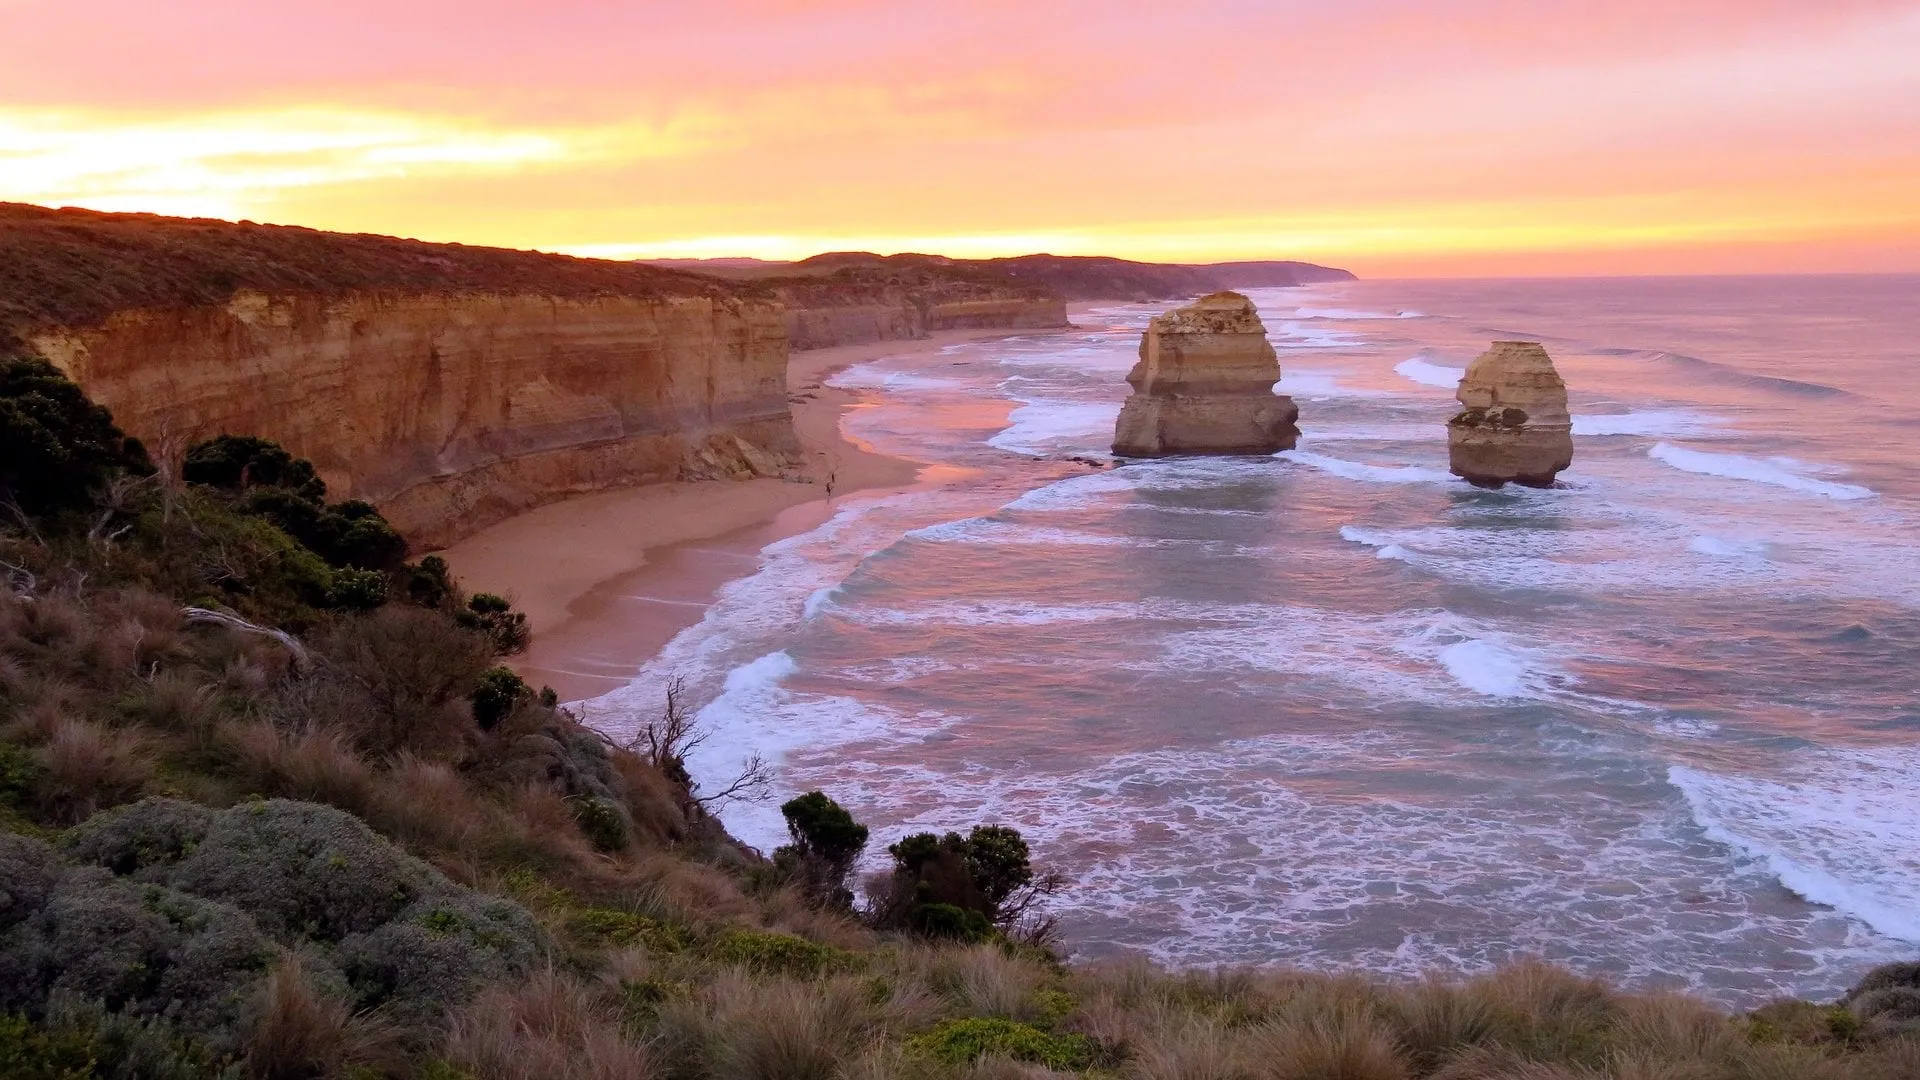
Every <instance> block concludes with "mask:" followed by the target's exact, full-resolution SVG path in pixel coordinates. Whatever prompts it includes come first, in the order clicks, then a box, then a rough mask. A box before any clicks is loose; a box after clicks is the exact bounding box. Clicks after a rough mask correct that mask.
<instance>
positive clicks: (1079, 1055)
mask: <svg viewBox="0 0 1920 1080" xmlns="http://www.w3.org/2000/svg"><path fill="white" fill-rule="evenodd" d="M907 1049H908V1051H909V1052H910V1053H915V1054H922V1055H925V1056H926V1057H929V1058H931V1059H933V1060H934V1061H937V1062H940V1063H941V1064H943V1065H968V1064H972V1063H974V1062H977V1061H979V1060H980V1059H982V1058H985V1057H1008V1058H1012V1059H1014V1060H1015V1061H1029V1062H1032V1063H1033V1064H1035V1065H1042V1066H1045V1067H1046V1068H1049V1069H1056V1070H1059V1071H1062V1072H1080V1071H1082V1070H1085V1069H1089V1068H1092V1067H1093V1063H1094V1060H1095V1055H1094V1048H1093V1044H1092V1042H1090V1041H1089V1040H1088V1039H1087V1038H1086V1037H1085V1036H1083V1035H1055V1034H1050V1033H1048V1032H1045V1031H1041V1030H1040V1029H1039V1028H1036V1027H1033V1026H1031V1025H1028V1024H1022V1023H1019V1022H1018V1021H1014V1020H1004V1019H1000V1018H998V1017H973V1016H970V1017H964V1018H961V1019H958V1020H947V1021H944V1022H942V1023H940V1024H938V1025H936V1026H935V1027H934V1028H933V1030H931V1031H927V1032H923V1033H922V1034H919V1035H915V1036H914V1037H912V1038H911V1039H908V1040H907ZM1327 1075H1328V1076H1329V1077H1332V1076H1335V1075H1338V1074H1333V1073H1329V1074H1327Z"/></svg>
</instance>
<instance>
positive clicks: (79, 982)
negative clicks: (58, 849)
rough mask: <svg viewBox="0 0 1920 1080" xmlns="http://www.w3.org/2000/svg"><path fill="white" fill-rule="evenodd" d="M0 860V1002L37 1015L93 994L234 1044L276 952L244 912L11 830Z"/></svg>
mask: <svg viewBox="0 0 1920 1080" xmlns="http://www.w3.org/2000/svg"><path fill="white" fill-rule="evenodd" d="M36 845H37V847H36ZM0 870H4V871H6V872H7V873H8V875H9V877H8V879H7V883H6V886H5V890H6V902H5V912H4V915H5V916H6V919H5V923H6V927H7V928H6V930H5V931H4V932H3V933H0V1010H4V1011H9V1012H20V1013H24V1014H26V1015H29V1016H41V1015H45V1013H46V1010H47V1009H48V1008H49V1004H50V1002H52V1001H54V1000H55V999H59V998H63V997H65V998H72V999H73V1000H76V1001H85V1002H97V1003H99V1004H100V1006H101V1007H102V1008H104V1009H106V1010H109V1011H111V1012H114V1013H125V1014H127V1015H129V1016H133V1017H148V1018H165V1020H166V1021H167V1023H168V1024H169V1025H170V1027H171V1028H176V1029H178V1030H179V1031H180V1032H182V1033H184V1034H186V1035H189V1036H191V1037H193V1038H195V1039H197V1040H199V1041H201V1042H202V1043H204V1044H206V1045H207V1046H210V1047H212V1048H214V1049H216V1050H219V1051H222V1052H233V1051H237V1050H238V1048H239V1047H240V1045H241V1041H242V1040H243V1038H244V1035H245V1029H246V1027H247V1020H248V1018H249V1015H250V1012H249V1009H250V1004H251V1002H252V999H253V994H254V991H255V989H256V988H257V986H258V985H259V984H260V982H261V980H262V979H263V978H264V976H265V972H266V967H267V964H268V961H269V960H270V959H271V957H272V956H273V951H274V950H273V946H272V943H271V942H269V941H268V940H267V938H266V937H265V935H263V934H262V933H261V932H260V930H259V928H258V927H257V926H256V925H255V924H254V921H253V920H252V919H250V918H248V917H247V916H246V915H245V914H243V913H242V912H240V911H238V910H235V909H234V908H232V907H229V906H227V905H224V904H218V903H213V902H209V901H207V900H204V899H202V898H199V897H195V896H190V895H188V894H185V893H182V892H179V891H176V890H173V889H169V888H164V887H161V886H159V885H152V884H144V885H143V884H139V883H136V882H133V881H130V880H126V879H122V878H117V877H115V876H113V875H112V874H110V873H108V872H107V871H105V870H103V869H100V868H98V867H68V866H66V865H64V864H61V863H59V862H58V861H57V859H56V858H55V857H54V851H53V849H52V848H51V847H50V846H48V845H44V844H38V842H37V841H29V840H25V839H23V838H18V837H14V838H8V839H7V840H6V841H5V842H4V844H0ZM0 1075H4V1074H0Z"/></svg>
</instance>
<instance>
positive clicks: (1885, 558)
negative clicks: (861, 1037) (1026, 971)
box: [583, 277, 1920, 1006]
mask: <svg viewBox="0 0 1920 1080" xmlns="http://www.w3.org/2000/svg"><path fill="white" fill-rule="evenodd" d="M1250 295H1251V296H1253V298H1254V299H1255V300H1256V302H1257V303H1258V305H1259V308H1260V312H1261V316H1262V318H1263V320H1264V321H1265V323H1266V326H1267V329H1268V335H1269V337H1270V339H1271V340H1272V342H1273V344H1274V346H1275V348H1276V349H1277V350H1278V352H1279V354H1280V362H1281V366H1282V369H1283V378H1282V380H1281V383H1280V386H1279V389H1280V390H1281V391H1282V392H1284V393H1288V394H1291V395H1292V396H1293V397H1294V398H1295V400H1296V401H1297V402H1298V403H1299V405H1300V411H1301V417H1300V427H1301V430H1302V437H1301V439H1300V443H1299V446H1298V448H1296V449H1294V450H1292V451H1287V452H1283V453H1281V454H1277V455H1274V456H1272V457H1257V458H1213V459H1199V458H1195V459H1171V460H1164V461H1157V462H1151V463H1141V464H1130V465H1126V466H1123V467H1120V468H1116V469H1110V470H1097V469H1094V468H1090V467H1089V466H1087V465H1084V464H1082V463H1079V462H1075V461H1072V460H1070V459H1071V458H1073V457H1075V456H1086V457H1104V456H1105V455H1106V452H1107V449H1108V445H1109V443H1110V441H1111V438H1112V432H1113V420H1114V417H1115V415H1116V413H1117V412H1118V409H1119V406H1120V402H1121V401H1122V400H1123V399H1124V397H1125V395H1126V392H1127V385H1126V383H1125V381H1124V380H1125V376H1126V373H1127V370H1128V369H1129V367H1130V366H1131V365H1132V364H1133V361H1134V357H1135V350H1136V348H1137V347H1138V343H1139V335H1140V332H1141V330H1142V328H1143V327H1144V326H1145V324H1146V322H1147V320H1148V319H1149V318H1151V317H1152V315H1154V314H1155V313H1157V312H1158V311H1159V310H1162V309H1164V308H1165V307H1167V306H1171V305H1165V304H1161V305H1114V306H1110V307H1104V308H1100V309H1098V310H1094V311H1091V312H1089V313H1086V314H1084V315H1081V316H1079V317H1078V318H1077V322H1078V323H1079V324H1080V325H1079V326H1078V327H1077V328H1075V329H1071V330H1063V331H1054V332H1036V333H1029V334H1026V335H1023V336H1019V337H1013V338H1009V339H1005V340H994V341H980V342H970V343H965V344H960V345H954V346H950V347H948V348H946V349H945V350H944V351H942V352H940V353H938V354H926V355H920V356H913V357H902V358H899V359H896V360H888V361H881V362H876V363H869V364H863V365H859V366H857V367H854V368H852V369H849V370H847V371H846V372H844V373H842V374H841V375H839V376H837V377H836V380H835V381H836V384H837V385H841V386H847V387H853V388H857V389H859V390H860V391H861V392H862V396H863V398H864V400H865V402H866V404H865V406H864V407H862V408H859V409H856V410H854V411H853V412H851V413H850V414H849V415H848V417H847V419H846V420H845V425H846V428H847V430H848V432H849V434H850V435H852V436H853V437H854V438H856V439H858V440H860V441H862V442H864V443H867V444H871V445H872V446H873V447H874V448H876V449H878V450H881V451H883V452H888V453H893V454H898V455H901V456H905V457H909V458H912V459H914V460H917V461H922V462H925V463H927V465H928V468H927V469H926V470H925V472H924V474H923V479H924V482H923V483H922V484H921V485H919V486H918V487H916V488H914V489H912V490H909V491H906V492H903V493H897V494H889V495H884V496H872V495H854V496H849V497H843V498H842V499H840V500H839V502H838V504H837V509H836V513H835V514H834V516H833V517H832V518H831V520H830V521H828V522H827V523H826V524H824V525H822V526H821V527H819V528H818V529H815V530H813V531H812V532H809V533H806V534H804V535H800V536H795V537H792V538H790V539H787V540H784V541H781V542H779V543H776V544H773V545H772V546H770V547H768V548H766V549H765V550H764V551H763V552H762V553H761V557H760V563H759V567H758V570H757V572H755V573H754V574H752V575H751V576H749V577H746V578H743V579H740V580H737V581H735V582H733V583H732V584H730V585H728V586H726V587H725V588H724V589H723V591H722V592H721V594H720V597H719V599H718V601H717V602H716V603H715V605H714V606H713V607H712V608H711V609H710V610H709V612H708V613H707V616H706V618H705V620H704V621H703V622H701V623H700V624H698V625H697V626H694V627H692V628H690V629H688V630H686V631H685V632H683V633H682V634H680V635H679V636H678V637H677V638H675V639H674V640H673V641H672V642H671V643H670V644H669V645H668V646H667V648H666V649H665V650H664V651H663V652H662V653H661V654H660V656H659V657H658V658H656V659H655V660H654V661H653V662H652V663H650V664H649V665H648V666H647V668H646V669H645V670H643V671H642V672H641V673H640V675H639V676H638V677H637V678H636V679H635V680H634V682H633V683H632V684H631V685H629V686H627V687H625V688H623V689H621V690H618V691H616V692H614V693H611V694H608V695H606V696H605V697H602V698H599V699H596V700H594V701H591V702H588V703H586V704H585V706H584V707H583V708H584V711H585V714H586V716H587V718H588V720H589V721H590V722H592V723H595V724H597V725H599V726H601V727H603V728H604V729H606V730H608V731H610V732H612V733H614V734H619V733H621V732H626V731H631V730H632V729H633V727H634V725H635V724H637V723H638V722H640V721H641V720H642V719H644V718H645V717H647V716H651V715H654V714H656V713H657V712H658V711H659V707H660V702H661V696H662V692H663V688H664V686H665V684H666V682H667V680H669V679H671V678H674V677H680V678H683V679H685V680H686V685H687V687H688V690H689V693H690V695H691V698H692V700H693V701H694V702H695V703H696V704H697V705H698V707H699V709H700V712H699V720H700V722H701V724H702V725H703V726H704V727H705V728H706V729H707V730H708V731H709V732H710V733H711V736H712V737H711V739H710V740H709V741H708V742H707V743H706V744H705V745H704V746H703V747H701V749H700V751H699V752H698V754H697V755H696V756H695V758H694V761H693V765H694V767H695V772H696V775H703V776H708V777H713V778H718V777H719V776H720V775H721V774H723V773H727V772H729V771H731V770H733V769H735V768H737V766H738V763H739V761H740V760H741V759H742V758H743V757H745V756H746V755H747V754H748V753H751V752H759V753H763V754H765V755H766V756H768V757H769V758H770V759H772V760H774V761H775V762H776V763H777V765H778V769H779V775H778V783H777V785H776V787H777V791H776V793H775V798H773V799H772V800H770V801H767V802H764V803H756V804H736V805H734V806H731V807H729V808H727V809H726V810H725V811H724V812H723V817H724V819H725V821H726V823H727V825H728V827H729V828H730V829H731V830H732V831H733V832H734V833H735V835H737V836H740V837H741V838H742V839H744V840H746V841H747V842H749V843H752V844H754V845H756V846H759V847H761V848H763V849H766V850H770V849H771V848H772V847H773V846H774V845H776V844H778V843H781V842H782V841H783V840H784V830H783V827H782V824H781V820H780V817H779V813H778V809H777V804H778V802H779V801H780V800H781V799H784V798H785V797H787V796H788V795H790V794H793V793H796V792H800V791H805V790H808V789H812V788H820V789H822V790H825V791H826V792H827V793H829V794H830V795H832V796H833V797H834V798H836V799H838V800H839V801H841V802H842V803H844V804H846V805H847V806H848V807H849V808H850V809H852V810H853V812H854V813H855V815H856V816H857V817H859V818H860V819H861V820H863V821H865V822H867V823H868V824H870V825H871V826H872V827H873V830H874V836H875V844H874V852H875V853H876V857H875V861H874V865H875V866H877V865H879V861H878V860H879V859H883V858H884V854H883V849H884V845H885V844H886V843H887V842H890V841H891V840H893V839H895V838H897V837H898V836H899V835H901V834H903V833H905V832H908V831H917V830H923V829H934V830H946V829H962V830H964V829H965V828H966V827H968V826H971V825H973V824H976V823H986V822H997V823H1004V824H1010V825H1014V826H1016V827H1018V828H1019V829H1020V830H1021V831H1022V832H1023V833H1024V834H1025V835H1026V836H1027V837H1028V838H1029V839H1030V840H1031V841H1032V842H1033V844H1034V847H1035V853H1036V859H1037V860H1038V861H1039V862H1042V863H1044V864H1045V865H1046V866H1048V867H1050V868H1053V869H1057V870H1059V871H1061V872H1063V873H1064V874H1065V875H1066V876H1067V877H1068V878H1069V879H1070V880H1071V882H1072V885H1071V887H1070V888H1069V889H1068V891H1067V892H1065V893H1064V894H1063V895H1062V896H1061V897H1060V898H1059V901H1058V903H1057V904H1056V906H1055V911H1056V913H1057V914H1059V915H1060V916H1061V918H1062V923H1063V927H1064V931H1065V934H1066V944H1067V946H1068V947H1069V948H1070V949H1071V950H1072V952H1073V953H1074V954H1075V955H1076V956H1079V957H1084V958H1097V957H1102V956H1109V955H1114V954H1116V953H1121V952H1134V953H1142V954H1145V955H1148V956H1150V957H1152V958H1154V959H1156V960H1159V961H1162V962H1165V963H1169V964H1176V965H1193V966H1213V965H1222V964H1280V965H1291V966H1298V967H1306V968H1314V969H1328V970H1331V969H1359V970H1363V971H1367V972H1372V973H1375V974H1378V975H1382V976H1388V977H1402V976H1404V977H1415V976H1419V975H1422V974H1425V973H1428V972H1435V971H1439V972H1452V973H1463V972H1472V971H1479V970H1484V969H1486V968H1488V967H1490V966H1493V965H1497V964H1500V963H1502V962H1505V961H1508V960H1510V959H1513V958H1517V957H1521V956H1537V957H1542V958H1545V959H1548V960H1551V961H1555V962H1560V963H1564V964H1567V965H1570V966H1571V967H1573V968H1575V969H1577V970H1580V971H1583V972H1589V973H1593V974H1597V975H1602V976H1605V977H1608V978H1610V979H1612V980H1615V981H1616V982H1619V983H1621V984H1623V985H1625V986H1629V987H1633V988H1638V989H1679V990H1687V991H1691V992H1694V993H1697V994H1700V995H1703V996H1705V997H1707V998H1709V999H1712V1000H1715V1001H1718V1002H1721V1003H1723V1004H1726V1005H1729V1006H1751V1005H1754V1004H1757V1003H1760V1002H1762V1001H1765V1000H1767V999H1769V998H1772V997H1776V996H1780V995H1794V996H1800V997H1809V998H1830V997H1832V996H1834V995H1836V994H1838V993H1839V992H1841V991H1842V990H1844V989H1845V988H1846V987H1847V986H1848V985H1850V984H1851V983H1852V982H1853V981H1854V980H1855V979H1857V978H1858V976H1859V975H1860V973H1861V972H1863V971H1864V970H1865V969H1866V968H1867V967H1869V966H1871V965H1873V964H1876V963H1880V962H1884V961H1887V960H1890V959H1910V958H1914V957H1915V956H1916V955H1920V665H1917V664H1916V661H1920V472H1916V470H1915V467H1914V462H1915V461H1916V459H1920V277H1803V278H1789V277H1766V278H1759V277H1755V278H1732V277H1728V278H1641V279H1606V280H1515V281H1493V280H1488V281H1360V282H1351V283H1343V284H1336V285H1322V286H1313V287H1309V288H1303V289H1269V290H1253V291H1250ZM1509 338H1517V339H1525V340H1534V341H1540V342H1543V343H1545V345H1546V347H1547V350H1548V351H1549V353H1550V354H1551V355H1552V356H1553V358H1554V361H1555V364H1556V365H1557V366H1558V368H1559V370H1560V372H1561V374H1562V376H1563V377H1564V378H1565V380H1566V382H1567V384H1568V386H1569V388H1570V393H1571V399H1572V411H1573V413H1574V416H1575V419H1574V432H1575V458H1574V463H1573V467H1572V468H1571V469H1569V470H1568V471H1566V472H1565V473H1563V474H1562V475H1561V477H1560V483H1559V484H1558V485H1557V486H1556V487H1555V488H1553V489H1551V490H1525V489H1514V488H1509V489H1506V490H1502V491H1483V490H1478V489H1475V488H1473V487H1471V486H1469V485H1467V484H1465V483H1463V482H1461V481H1458V480H1456V479H1454V478H1452V477H1451V476H1450V475H1449V474H1448V472H1447V460H1446V458H1447V453H1446V430H1445V423H1446V420H1447V418H1448V417H1449V416H1450V415H1451V414H1452V413H1453V412H1454V411H1455V404H1454V402H1453V398H1452V392H1453V387H1454V384H1455V382H1456V380H1457V379H1458V378H1459V376H1460V373H1461V371H1462V369H1463V368H1464V367H1465V365H1466V364H1467V362H1468V361H1469V360H1471V359H1472V358H1473V357H1474V356H1475V355H1477V354H1478V353H1479V352H1481V351H1482V350H1484V349H1485V348H1486V346H1487V343H1488V342H1489V341H1491V340H1494V339H1509Z"/></svg>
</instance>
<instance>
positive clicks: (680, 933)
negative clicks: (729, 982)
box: [568, 908, 694, 953]
mask: <svg viewBox="0 0 1920 1080" xmlns="http://www.w3.org/2000/svg"><path fill="white" fill-rule="evenodd" d="M568 926H569V928H570V929H571V930H572V931H573V932H574V934H575V935H577V936H579V937H581V938H585V939H587V940H588V941H591V942H594V943H597V944H601V945H609V946H613V947H616V948H631V947H634V946H639V947H641V948H644V949H647V950H648V951H650V952H662V953H675V952H684V951H686V950H688V949H691V948H693V945H694V937H693V935H692V934H691V933H689V932H688V931H687V929H686V928H685V927H682V926H675V925H673V924H672V923H664V922H661V921H660V920H659V919H654V918H649V917H647V916H645V915H639V914H635V913H634V912H630V911H614V910H612V909H610V908H586V909H584V910H582V911H578V912H575V913H574V915H573V917H572V918H571V919H570V920H569V921H568Z"/></svg>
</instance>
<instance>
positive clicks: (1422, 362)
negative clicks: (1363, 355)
mask: <svg viewBox="0 0 1920 1080" xmlns="http://www.w3.org/2000/svg"><path fill="white" fill-rule="evenodd" d="M1393 370H1394V371H1395V372H1396V373H1398V374H1400V375H1402V376H1404V377H1405V378H1408V379H1411V380H1413V381H1414V382H1417V383H1419V384H1420V385H1421V386H1433V387H1438V388H1439V389H1442V390H1452V389H1454V388H1456V387H1458V386H1459V385H1460V380H1461V379H1464V378H1466V377H1467V369H1466V368H1457V367H1448V366H1446V365H1445V364H1435V363H1431V362H1429V361H1427V360H1426V359H1424V358H1422V357H1418V356H1414V357H1409V358H1407V359H1405V360H1402V361H1400V362H1399V363H1397V364H1395V365H1393Z"/></svg>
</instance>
